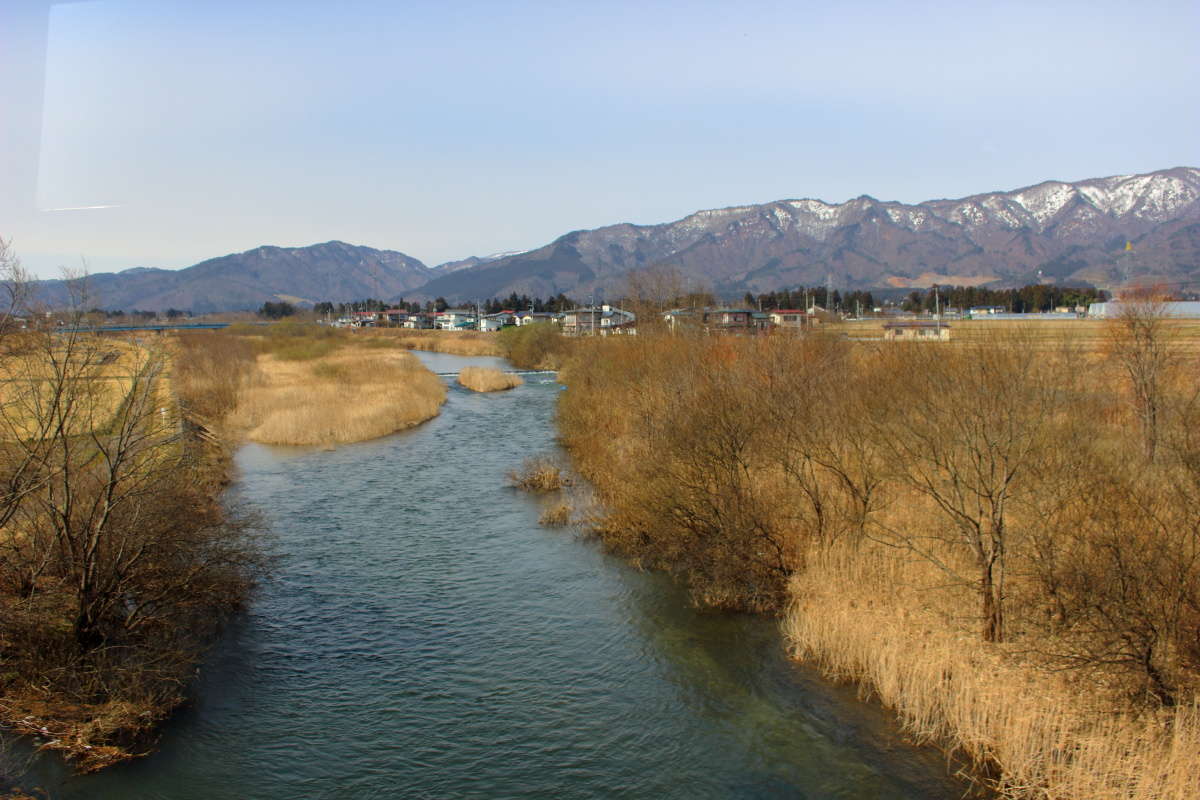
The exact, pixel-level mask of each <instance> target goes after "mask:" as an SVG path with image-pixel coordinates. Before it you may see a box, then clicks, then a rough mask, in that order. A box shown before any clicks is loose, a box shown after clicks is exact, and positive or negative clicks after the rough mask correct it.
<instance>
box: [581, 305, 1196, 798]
mask: <svg viewBox="0 0 1200 800" xmlns="http://www.w3.org/2000/svg"><path fill="white" fill-rule="evenodd" d="M1046 324H1048V323H1037V324H1031V326H1030V329H1029V330H1028V331H1025V333H1030V334H1031V335H1029V336H1026V335H1023V334H1022V332H1021V330H1019V329H1018V331H1017V334H1018V335H1014V334H1013V332H1012V331H1013V329H1011V328H1004V327H999V328H996V329H993V330H991V331H990V333H989V332H987V330H986V328H985V327H983V326H982V324H981V327H980V328H978V329H975V330H976V331H977V332H978V336H976V335H975V334H974V333H972V334H971V335H968V336H963V337H961V338H956V343H954V344H951V345H950V346H946V347H941V346H937V347H936V348H935V349H929V348H924V349H922V348H919V347H916V348H914V347H905V346H903V345H900V346H894V345H876V344H866V345H858V344H851V343H850V342H847V341H837V340H836V339H835V337H822V336H814V337H803V338H797V339H794V340H783V339H781V338H780V337H761V338H753V339H751V338H746V339H740V338H735V337H691V336H687V335H677V336H638V337H636V338H634V337H628V338H626V337H616V338H614V339H612V340H605V341H594V342H585V343H582V344H581V345H580V346H579V347H577V348H576V350H575V352H574V355H573V357H572V359H571V361H569V362H568V364H567V365H566V367H565V368H564V370H563V372H562V373H561V377H562V379H563V380H564V382H565V383H566V384H567V385H568V386H569V388H570V391H568V392H567V393H566V394H565V395H564V396H563V397H562V398H561V399H560V403H559V413H558V424H559V428H560V433H561V436H562V441H563V443H564V444H565V445H566V447H567V449H568V451H569V452H570V453H571V455H572V457H573V462H574V466H575V468H576V469H577V470H578V471H579V472H580V473H581V474H582V475H583V476H584V477H586V478H588V479H589V481H590V482H591V484H592V485H593V486H594V487H595V492H596V497H597V499H598V501H599V502H600V504H601V506H602V513H601V514H598V515H593V517H594V519H593V520H592V521H591V524H592V526H593V528H594V530H595V532H596V533H597V534H598V535H599V536H600V538H601V539H602V540H603V541H604V543H605V544H606V545H607V546H608V547H609V548H610V549H611V550H613V551H615V552H617V553H618V554H621V555H624V556H626V557H628V558H631V559H633V560H634V561H636V562H637V563H639V564H642V565H645V566H649V567H652V568H661V569H664V570H666V571H669V572H671V573H672V574H674V575H676V576H678V577H679V578H681V579H682V580H683V581H684V582H685V583H686V585H687V586H688V589H689V590H690V592H691V595H692V597H693V599H694V600H695V601H696V602H697V603H700V604H705V605H711V606H716V607H732V608H740V609H748V610H767V611H779V610H780V607H781V604H784V603H786V622H785V629H786V633H787V635H788V637H789V639H790V640H791V643H792V650H793V653H794V654H795V655H796V656H797V657H800V658H804V659H807V660H811V661H813V662H814V663H816V664H818V665H819V666H821V667H822V668H824V669H825V670H826V671H827V672H828V673H829V674H831V675H832V676H835V677H837V678H842V679H846V680H853V681H857V682H860V683H861V684H862V685H863V686H864V691H867V692H873V693H875V694H877V695H878V696H879V698H880V699H881V700H882V701H883V702H884V703H885V704H887V705H888V706H890V707H892V708H894V709H895V710H896V712H897V713H898V715H899V716H900V717H901V719H902V720H903V721H904V723H905V725H906V726H907V728H908V729H909V730H910V731H911V732H912V734H913V735H914V737H915V738H918V739H922V740H926V741H932V742H937V743H938V744H940V745H942V746H944V747H947V748H948V749H952V750H956V751H961V752H962V753H964V754H966V755H967V756H969V757H970V758H972V759H974V760H975V761H976V762H977V763H979V764H980V765H982V766H984V770H983V771H982V772H983V774H988V775H997V776H999V777H998V778H997V779H996V781H997V788H998V789H999V790H1000V791H1001V792H1002V793H1003V794H1005V795H1006V796H1009V797H1014V798H1017V797H1019V798H1064V799H1070V800H1082V798H1099V799H1100V800H1108V799H1109V798H1113V800H1115V799H1116V798H1125V799H1126V800H1182V799H1183V798H1193V797H1200V783H1198V781H1200V778H1198V776H1200V747H1198V745H1200V706H1198V705H1197V703H1198V700H1197V698H1198V693H1197V691H1196V687H1197V682H1196V678H1197V675H1198V674H1200V657H1197V653H1198V652H1200V650H1198V649H1197V647H1196V644H1197V643H1200V636H1198V635H1197V634H1198V633H1200V612H1198V609H1200V602H1198V600H1200V577H1198V576H1200V572H1198V570H1197V566H1196V565H1197V564H1198V563H1200V562H1197V560H1196V558H1195V556H1194V553H1195V552H1197V550H1196V547H1195V543H1196V541H1197V536H1196V535H1195V534H1194V531H1195V530H1197V528H1198V527H1200V523H1198V522H1197V521H1196V519H1197V518H1200V514H1196V513H1193V512H1194V509H1195V508H1196V502H1195V494H1196V493H1197V492H1200V469H1198V468H1197V466H1196V465H1197V464H1200V436H1197V435H1196V434H1195V433H1194V432H1195V431H1196V430H1200V424H1197V421H1196V409H1197V407H1198V404H1200V399H1197V398H1200V396H1198V395H1196V394H1194V391H1195V390H1194V387H1191V386H1190V385H1189V384H1187V382H1186V381H1184V380H1178V379H1177V377H1178V376H1176V377H1172V378H1170V379H1169V380H1168V376H1167V375H1166V374H1165V373H1164V376H1163V379H1162V382H1161V384H1160V385H1161V388H1162V391H1163V392H1164V393H1165V394H1164V397H1163V398H1161V399H1162V400H1163V403H1164V405H1163V406H1162V408H1163V409H1165V410H1164V411H1163V412H1162V416H1161V418H1160V419H1159V424H1160V425H1161V426H1162V428H1163V434H1162V441H1164V442H1170V443H1171V445H1170V447H1171V448H1172V449H1171V450H1170V453H1166V454H1164V456H1163V457H1162V459H1161V460H1160V461H1159V462H1157V463H1150V464H1146V463H1141V462H1139V464H1138V465H1137V466H1135V467H1133V468H1129V467H1128V466H1127V462H1128V461H1129V458H1130V454H1131V453H1133V454H1137V453H1139V452H1141V449H1142V448H1141V443H1140V441H1139V437H1140V436H1142V435H1143V434H1142V432H1141V430H1140V428H1139V426H1138V425H1136V424H1130V423H1131V422H1132V421H1133V420H1132V414H1131V413H1130V411H1129V408H1130V407H1131V403H1130V398H1129V397H1128V394H1129V392H1128V389H1126V388H1123V387H1122V386H1121V384H1120V376H1119V375H1117V376H1116V377H1115V379H1114V373H1113V371H1112V370H1110V369H1107V368H1106V365H1105V363H1104V359H1103V358H1102V356H1103V351H1102V350H1100V349H1099V348H1100V345H1101V343H1102V341H1103V337H1102V336H1101V334H1103V333H1105V330H1106V329H1101V328H1094V329H1093V330H1090V331H1085V329H1084V328H1071V329H1070V331H1069V333H1070V335H1068V331H1067V330H1059V331H1057V332H1052V331H1051V329H1050V328H1043V327H1041V326H1042V325H1046ZM1167 327H1168V329H1174V328H1175V327H1177V326H1175V325H1174V324H1173V323H1168V325H1167ZM1083 333H1088V334H1089V335H1081V334H1083ZM956 337H957V334H956ZM1198 341H1200V337H1196V336H1193V337H1192V339H1191V340H1190V341H1188V342H1186V343H1184V345H1183V348H1182V352H1184V353H1194V352H1196V349H1197V347H1196V345H1197V343H1198ZM1174 344H1175V342H1173V343H1172V345H1173V346H1174ZM830 376H835V377H833V378H832V379H831V377H830ZM613 398H620V402H614V401H613ZM1189 398H1192V399H1193V400H1194V402H1187V401H1188V400H1189ZM1167 410H1169V412H1170V413H1167ZM1005 437H1007V438H1005ZM1064 442H1070V443H1071V444H1070V446H1063V443H1064ZM1164 452H1165V451H1164ZM972 459H974V460H972ZM978 465H983V468H981V469H978V470H975V467H976V466H978ZM972 470H975V471H974V472H972ZM996 475H1001V476H1004V481H1005V482H1004V484H1003V485H1002V486H1000V488H999V489H998V490H997V489H996V487H994V486H992V485H988V484H987V482H988V481H989V480H991V479H992V478H994V477H995V476H996ZM972 481H974V483H972ZM964 487H970V488H964ZM956 490H957V491H960V492H963V493H964V494H963V496H969V497H971V498H973V500H972V502H971V503H966V504H959V505H955V503H956V502H957V497H958V496H957V495H955V494H954V492H955V491H956ZM989 492H990V493H991V494H992V495H993V496H996V497H1000V499H1001V501H1002V502H1001V503H1000V504H999V505H997V506H994V507H991V508H989V509H988V511H987V512H986V513H981V512H980V509H982V508H983V506H984V502H983V500H982V499H980V500H979V501H978V502H977V503H976V502H975V501H974V498H983V497H985V496H988V493H989ZM977 506H978V507H977ZM973 515H974V516H973ZM976 523H978V526H977V527H976ZM976 533H979V534H987V535H993V534H994V535H995V536H996V537H1000V536H1003V537H1005V538H1003V539H1002V540H999V544H998V545H996V548H997V550H996V551H994V552H999V553H1002V554H1003V560H1000V557H999V555H997V557H996V558H995V559H992V560H988V559H989V558H990V556H989V554H988V552H987V550H986V549H985V547H986V546H990V543H988V542H982V541H981V538H972V537H973V536H975V534H976ZM976 545H978V546H976ZM981 553H982V555H983V556H984V558H981V557H980V554H981ZM1189 553H1191V554H1193V555H1191V556H1189V555H1188V554H1189ZM1189 558H1190V560H1189ZM981 563H983V564H984V565H985V566H986V567H987V569H988V570H989V572H988V573H987V574H984V573H983V572H982V570H981V568H980V564H981ZM997 564H1000V569H999V570H997V569H996V565H997ZM997 574H999V575H1001V576H1002V581H1003V585H1002V588H1000V589H998V590H995V589H988V588H987V587H989V586H991V587H994V586H995V583H992V584H990V585H989V584H988V583H987V582H985V581H986V580H989V579H994V578H995V575H997ZM985 591H987V592H988V593H985ZM989 595H990V598H991V599H990V600H989ZM997 597H998V598H999V600H998V601H997V600H996V599H995V598H997ZM789 598H790V602H788V600H789ZM981 600H982V602H981ZM1160 600H1161V602H1160ZM1001 606H1002V610H1003V614H1000V613H996V612H997V609H1000V608H1001ZM989 613H991V614H993V616H990V617H989ZM993 621H994V622H995V624H988V623H989V622H993ZM981 622H983V623H984V624H982V625H981ZM989 638H990V639H993V640H995V641H985V639H989ZM1068 668H1069V669H1068Z"/></svg>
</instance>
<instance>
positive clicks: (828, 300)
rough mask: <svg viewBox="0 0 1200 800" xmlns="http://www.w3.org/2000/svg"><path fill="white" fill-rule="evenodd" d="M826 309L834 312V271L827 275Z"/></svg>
mask: <svg viewBox="0 0 1200 800" xmlns="http://www.w3.org/2000/svg"><path fill="white" fill-rule="evenodd" d="M825 305H826V306H827V308H826V309H825V310H826V311H828V312H829V313H830V314H832V313H833V273H832V272H831V273H829V274H828V275H827V276H826V277H825Z"/></svg>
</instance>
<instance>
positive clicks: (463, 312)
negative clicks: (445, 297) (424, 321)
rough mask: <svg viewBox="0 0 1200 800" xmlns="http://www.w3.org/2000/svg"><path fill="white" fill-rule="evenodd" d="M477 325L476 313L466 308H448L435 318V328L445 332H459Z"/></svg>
mask: <svg viewBox="0 0 1200 800" xmlns="http://www.w3.org/2000/svg"><path fill="white" fill-rule="evenodd" d="M474 324H475V312H474V311H471V310H469V309H465V308H447V309H446V310H445V311H439V312H438V314H437V316H436V317H434V322H433V326H434V327H435V328H437V329H438V330H443V331H458V330H462V329H463V328H465V327H467V325H474Z"/></svg>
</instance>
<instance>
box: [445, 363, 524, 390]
mask: <svg viewBox="0 0 1200 800" xmlns="http://www.w3.org/2000/svg"><path fill="white" fill-rule="evenodd" d="M458 382H459V383H460V384H462V385H463V386H465V387H467V388H468V389H470V390H471V391H473V392H502V391H504V390H505V389H515V388H517V387H518V386H520V385H521V384H522V383H524V382H525V381H524V380H522V379H521V376H520V375H514V374H513V373H511V372H504V371H503V370H498V369H496V368H495V367H463V368H462V370H461V371H460V372H459V373H458Z"/></svg>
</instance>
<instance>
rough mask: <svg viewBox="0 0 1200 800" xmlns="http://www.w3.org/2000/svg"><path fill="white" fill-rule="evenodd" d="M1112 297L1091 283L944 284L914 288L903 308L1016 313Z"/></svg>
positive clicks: (1099, 300)
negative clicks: (986, 309)
mask: <svg viewBox="0 0 1200 800" xmlns="http://www.w3.org/2000/svg"><path fill="white" fill-rule="evenodd" d="M1108 299H1109V295H1108V292H1105V291H1104V290H1102V289H1096V288H1094V287H1091V286H1053V285H1047V284H1044V283H1033V284H1028V285H1026V286H1022V287H1021V288H1019V289H987V288H984V287H982V286H940V287H937V292H936V296H935V292H934V290H933V289H926V290H914V291H912V292H909V294H908V295H907V296H906V297H905V298H904V300H903V302H902V303H901V308H903V309H904V310H905V311H912V312H922V311H925V312H929V313H932V312H933V311H934V310H935V308H936V305H937V304H939V303H940V305H941V308H942V310H945V309H947V308H957V309H959V310H960V311H966V310H967V309H969V308H976V307H979V306H993V307H999V308H1003V309H1005V310H1006V311H1008V312H1011V313H1013V314H1028V313H1032V312H1037V311H1053V310H1054V309H1056V308H1060V307H1063V306H1066V307H1069V308H1075V307H1076V306H1087V305H1088V304H1090V303H1101V302H1104V301H1105V300H1108Z"/></svg>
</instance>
